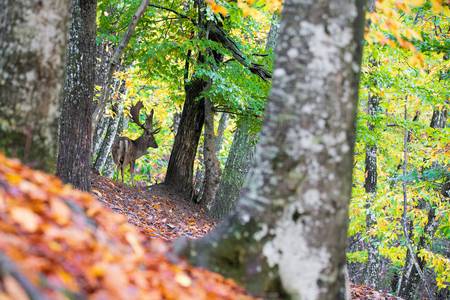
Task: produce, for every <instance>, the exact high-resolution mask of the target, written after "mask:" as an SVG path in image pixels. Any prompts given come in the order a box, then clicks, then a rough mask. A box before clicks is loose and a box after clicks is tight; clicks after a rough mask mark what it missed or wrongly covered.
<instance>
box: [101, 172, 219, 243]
mask: <svg viewBox="0 0 450 300" xmlns="http://www.w3.org/2000/svg"><path fill="white" fill-rule="evenodd" d="M92 194H94V195H95V196H96V197H97V198H98V199H99V200H100V202H102V203H103V204H104V205H106V206H107V207H110V208H111V209H112V210H114V211H116V212H119V213H121V214H123V215H125V216H127V217H128V221H129V222H130V223H132V224H134V225H136V226H138V227H139V228H140V229H141V230H142V232H143V233H144V234H145V235H147V236H150V237H161V238H163V239H166V240H171V239H174V238H177V237H180V236H187V237H193V238H199V237H202V236H204V235H205V234H206V233H208V232H209V231H210V230H211V229H212V228H213V227H214V226H215V223H214V222H213V221H212V220H211V219H210V218H209V217H208V216H207V215H206V213H205V212H204V211H203V210H202V209H201V208H199V207H197V206H194V205H193V204H189V203H187V202H186V201H185V200H184V199H182V198H181V197H179V196H178V195H176V194H174V193H171V192H170V191H168V190H167V189H166V188H165V187H164V186H162V185H156V186H151V187H146V188H135V187H129V186H125V185H123V184H122V183H119V182H115V181H112V180H110V179H108V178H105V177H101V176H97V175H92Z"/></svg>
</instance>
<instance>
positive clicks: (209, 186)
mask: <svg viewBox="0 0 450 300" xmlns="http://www.w3.org/2000/svg"><path fill="white" fill-rule="evenodd" d="M203 132H204V135H203V137H204V139H203V158H204V164H205V177H204V182H203V194H202V199H201V201H200V202H201V203H202V205H204V206H205V207H209V205H210V203H211V202H212V201H214V197H215V195H216V191H217V188H218V187H219V181H220V163H219V160H218V159H217V155H216V146H217V143H216V136H215V134H214V112H213V110H212V103H211V100H209V99H205V126H204V129H203Z"/></svg>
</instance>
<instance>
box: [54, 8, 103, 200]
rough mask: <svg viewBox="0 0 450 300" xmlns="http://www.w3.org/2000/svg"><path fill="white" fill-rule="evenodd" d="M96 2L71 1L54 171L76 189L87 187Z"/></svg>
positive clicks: (88, 182)
mask: <svg viewBox="0 0 450 300" xmlns="http://www.w3.org/2000/svg"><path fill="white" fill-rule="evenodd" d="M96 14H97V1H91V0H72V5H71V25H70V32H69V47H68V50H67V63H66V64H67V67H66V78H65V83H64V96H63V99H62V112H61V117H60V122H59V152H58V164H57V170H56V174H57V175H58V176H59V177H60V178H61V179H62V180H63V181H64V182H65V183H70V184H72V185H73V186H75V187H77V188H78V189H81V190H84V191H89V190H90V188H91V181H90V172H91V105H92V99H93V96H94V80H95V58H96V45H95V38H96Z"/></svg>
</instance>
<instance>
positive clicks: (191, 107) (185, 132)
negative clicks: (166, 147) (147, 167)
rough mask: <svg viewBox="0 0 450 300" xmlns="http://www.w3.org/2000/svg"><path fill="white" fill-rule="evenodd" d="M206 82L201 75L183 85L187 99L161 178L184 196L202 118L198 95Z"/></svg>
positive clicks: (189, 188)
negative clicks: (163, 177)
mask: <svg viewBox="0 0 450 300" xmlns="http://www.w3.org/2000/svg"><path fill="white" fill-rule="evenodd" d="M206 85H207V82H206V81H204V80H202V79H194V80H193V81H191V82H190V83H189V84H187V85H186V88H185V90H186V100H185V102H184V106H183V112H182V114H181V119H180V124H179V125H178V129H177V134H176V136H175V141H174V144H173V148H172V152H171V153H170V159H169V165H168V167H167V173H166V178H165V180H164V183H165V184H166V185H168V186H170V187H171V188H172V189H174V190H175V191H178V192H180V193H182V194H183V195H185V196H186V197H190V196H191V194H192V179H193V172H194V160H195V155H196V153H197V146H198V142H199V139H200V135H201V133H202V128H203V122H204V120H205V107H204V99H199V96H200V94H201V92H203V90H204V88H205V87H206Z"/></svg>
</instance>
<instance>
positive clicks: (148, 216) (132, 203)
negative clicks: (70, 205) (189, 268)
mask: <svg viewBox="0 0 450 300" xmlns="http://www.w3.org/2000/svg"><path fill="white" fill-rule="evenodd" d="M91 183H92V191H91V193H92V194H93V195H94V196H95V197H96V198H97V199H98V200H99V201H100V202H101V203H103V204H104V205H105V206H107V207H109V208H111V209H112V210H113V211H115V212H117V213H120V214H123V215H125V216H126V217H127V219H128V222H130V223H131V224H134V225H135V226H137V227H138V228H139V229H140V230H141V232H142V233H143V234H144V235H145V236H147V237H149V238H162V239H164V240H173V239H176V238H178V237H182V236H186V237H191V238H200V237H202V236H204V235H206V234H207V233H208V232H209V231H210V230H212V229H213V228H214V227H215V226H216V222H215V221H214V220H212V219H211V218H210V217H209V216H208V215H207V214H206V212H205V211H204V209H203V208H201V207H200V206H196V205H194V204H190V203H188V202H187V201H186V200H185V199H184V198H183V197H182V196H180V195H179V194H176V193H173V192H172V191H171V190H168V189H167V188H166V187H165V186H164V185H161V184H159V185H152V186H149V187H142V186H140V187H131V186H128V185H125V184H122V183H121V182H117V181H114V180H111V179H109V178H106V177H102V176H98V175H95V174H92V177H91ZM351 294H352V299H353V300H369V299H370V300H372V299H376V300H401V298H399V297H395V296H392V295H389V294H387V293H385V292H382V291H376V290H374V289H372V288H370V287H367V286H364V285H357V284H351Z"/></svg>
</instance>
